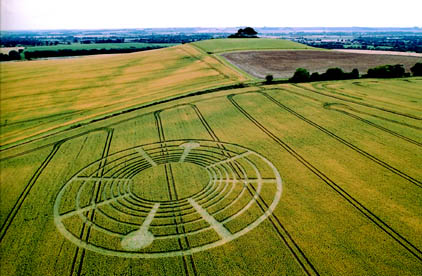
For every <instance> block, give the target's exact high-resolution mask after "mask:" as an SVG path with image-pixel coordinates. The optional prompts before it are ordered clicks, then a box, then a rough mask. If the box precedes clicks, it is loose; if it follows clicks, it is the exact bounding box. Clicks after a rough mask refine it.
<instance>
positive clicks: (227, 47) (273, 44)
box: [192, 38, 314, 54]
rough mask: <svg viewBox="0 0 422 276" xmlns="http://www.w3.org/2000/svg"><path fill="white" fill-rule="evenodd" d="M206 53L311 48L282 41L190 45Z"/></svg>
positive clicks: (219, 41) (218, 41) (240, 40)
mask: <svg viewBox="0 0 422 276" xmlns="http://www.w3.org/2000/svg"><path fill="white" fill-rule="evenodd" d="M192 44H193V45H195V46H197V47H199V48H201V49H202V50H204V51H206V52H208V53H213V54H215V53H222V52H230V51H241V50H275V49H277V50H282V49H289V50H292V49H296V50H311V49H314V48H313V47H310V46H307V45H304V44H300V43H297V42H293V41H290V40H284V39H270V38H259V39H257V38H231V39H211V40H202V41H198V42H194V43H192Z"/></svg>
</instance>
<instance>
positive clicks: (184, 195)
mask: <svg viewBox="0 0 422 276" xmlns="http://www.w3.org/2000/svg"><path fill="white" fill-rule="evenodd" d="M213 43H215V42H214V41H213ZM216 46H218V45H216ZM223 47H225V46H221V48H223ZM242 47H243V48H247V45H243V46H242ZM251 49H253V48H251ZM188 53H189V54H188ZM194 57H195V58H194ZM2 66H3V65H2ZM77 68H79V69H80V70H79V71H77ZM95 68H98V70H95ZM1 72H2V73H1V74H2V89H3V87H4V85H7V86H6V87H7V89H8V90H7V91H8V93H7V94H6V95H7V97H6V100H8V102H7V105H6V104H4V105H3V99H2V112H3V108H9V109H6V111H7V112H6V113H2V125H1V138H2V139H1V140H2V141H3V143H4V144H3V145H4V146H3V147H2V148H1V149H0V170H1V175H0V177H1V186H0V188H1V190H0V202H1V208H0V211H1V212H0V225H1V228H0V252H1V254H2V258H1V259H0V268H1V272H2V274H4V275H419V274H420V271H422V235H420V233H422V212H421V210H422V167H421V164H422V157H421V156H422V154H421V153H422V151H421V148H422V135H421V133H422V116H421V114H422V107H421V106H422V105H421V103H422V95H421V93H420V91H421V90H422V78H421V77H412V78H403V79H383V80H381V79H359V80H345V81H330V82H314V83H306V84H277V85H263V84H262V83H261V82H254V81H253V80H251V79H247V78H246V76H245V75H242V74H240V73H239V72H238V71H235V70H233V69H232V68H231V67H227V66H225V64H224V63H221V62H220V60H217V59H215V58H214V56H213V55H208V54H206V53H205V52H203V51H202V50H198V49H196V48H195V46H191V45H182V46H178V47H173V48H168V49H162V50H159V51H151V52H145V53H138V54H129V55H119V56H110V57H105V58H104V59H99V58H93V57H90V58H81V59H77V60H69V61H43V62H20V63H19V64H17V63H16V64H12V63H10V64H7V66H5V67H2V71H1ZM58 72H61V74H59V73H58ZM49 81H51V83H50V84H49ZM241 82H242V83H247V84H248V85H247V87H243V88H239V83H241ZM34 87H36V90H35V91H34V90H33V89H34ZM213 87H214V88H215V87H217V88H218V89H216V90H205V91H208V92H207V93H202V92H201V91H204V90H203V89H208V88H213ZM84 88H85V89H84ZM55 89H57V91H56V90H55ZM91 89H92V90H91ZM2 91H4V90H2ZM44 93H45V94H44ZM60 93H61V95H62V96H61V97H59V98H55V95H56V94H60ZM44 95H45V96H44ZM94 95H95V96H94ZM180 95H189V97H178V96H180ZM2 96H3V93H2ZM162 99H166V101H165V102H161V103H160V100H162ZM154 103H155V104H154ZM8 106H12V107H8ZM130 108H132V109H130ZM61 110H63V112H72V111H75V110H77V111H78V112H75V113H69V114H68V115H66V116H68V117H66V116H63V117H61V116H59V115H56V114H60V112H61ZM124 110H126V111H127V112H124V113H123V112H122V111H124ZM30 112H32V113H30ZM34 112H37V113H34ZM3 114H5V115H6V116H8V117H6V119H7V120H8V121H7V125H5V121H3V120H5V119H4V118H3ZM31 114H32V116H33V117H34V120H32V119H31ZM55 116H57V117H55ZM38 121H40V122H41V123H38ZM14 123H15V124H14ZM76 123H81V125H80V126H76V127H71V126H75V124H76ZM9 124H10V126H8V125H9ZM13 126H14V127H13ZM63 126H69V127H63ZM7 256H11V257H7Z"/></svg>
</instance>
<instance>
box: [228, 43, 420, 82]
mask: <svg viewBox="0 0 422 276" xmlns="http://www.w3.org/2000/svg"><path fill="white" fill-rule="evenodd" d="M221 56H223V57H225V58H226V59H227V60H228V61H229V62H231V63H232V64H234V65H235V66H237V67H239V68H240V69H242V70H244V71H246V72H247V73H249V74H251V75H253V76H255V77H258V78H265V76H266V75H268V74H272V75H273V76H274V77H275V78H289V77H291V76H292V75H293V73H294V72H295V71H296V69H297V68H300V67H301V68H306V69H307V70H308V71H309V72H319V73H324V72H325V71H326V70H327V69H328V68H332V67H340V68H342V69H343V71H351V70H353V69H354V68H357V69H358V70H359V72H360V73H366V71H367V70H368V69H369V68H372V67H375V66H378V65H385V64H404V66H405V68H406V69H407V70H408V71H409V69H410V67H412V66H413V65H414V64H415V63H416V62H421V61H422V58H421V57H410V56H393V55H380V54H377V55H369V54H357V53H345V52H338V51H292V50H286V51H247V52H232V53H223V54H221Z"/></svg>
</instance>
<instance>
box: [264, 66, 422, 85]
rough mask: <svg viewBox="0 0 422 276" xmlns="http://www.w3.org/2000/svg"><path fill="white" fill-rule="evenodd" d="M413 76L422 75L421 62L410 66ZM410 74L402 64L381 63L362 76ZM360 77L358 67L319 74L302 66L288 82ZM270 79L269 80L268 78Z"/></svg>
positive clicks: (395, 76)
mask: <svg viewBox="0 0 422 276" xmlns="http://www.w3.org/2000/svg"><path fill="white" fill-rule="evenodd" d="M410 71H411V72H412V75H413V76H422V63H420V62H418V63H416V64H415V65H414V66H413V67H412V68H410ZM410 76H411V74H410V73H407V72H406V70H405V69H404V67H403V65H402V64H396V65H382V66H377V67H374V68H370V69H368V72H367V74H364V75H362V76H361V77H362V78H402V77H410ZM358 78H360V75H359V71H358V69H353V70H352V71H351V72H343V70H342V69H341V68H338V67H336V68H329V69H327V71H326V72H325V73H322V74H319V73H318V72H314V73H312V74H310V73H309V71H308V70H306V69H304V68H298V69H296V72H295V73H294V75H293V77H291V78H290V79H289V82H295V83H297V82H312V81H327V80H347V79H358ZM269 79H271V80H269ZM266 80H267V82H271V81H272V76H271V77H269V76H267V78H266Z"/></svg>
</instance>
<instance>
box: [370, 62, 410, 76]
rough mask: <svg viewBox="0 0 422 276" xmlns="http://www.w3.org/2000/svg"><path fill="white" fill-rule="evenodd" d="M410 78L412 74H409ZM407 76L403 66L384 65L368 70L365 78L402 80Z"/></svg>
mask: <svg viewBox="0 0 422 276" xmlns="http://www.w3.org/2000/svg"><path fill="white" fill-rule="evenodd" d="M408 75H409V76H410V74H408ZM405 76H406V71H405V70H404V67H403V65H402V64H396V65H382V66H377V67H375V68H370V69H368V73H367V74H366V75H364V76H363V77H365V78H402V77H405Z"/></svg>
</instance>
